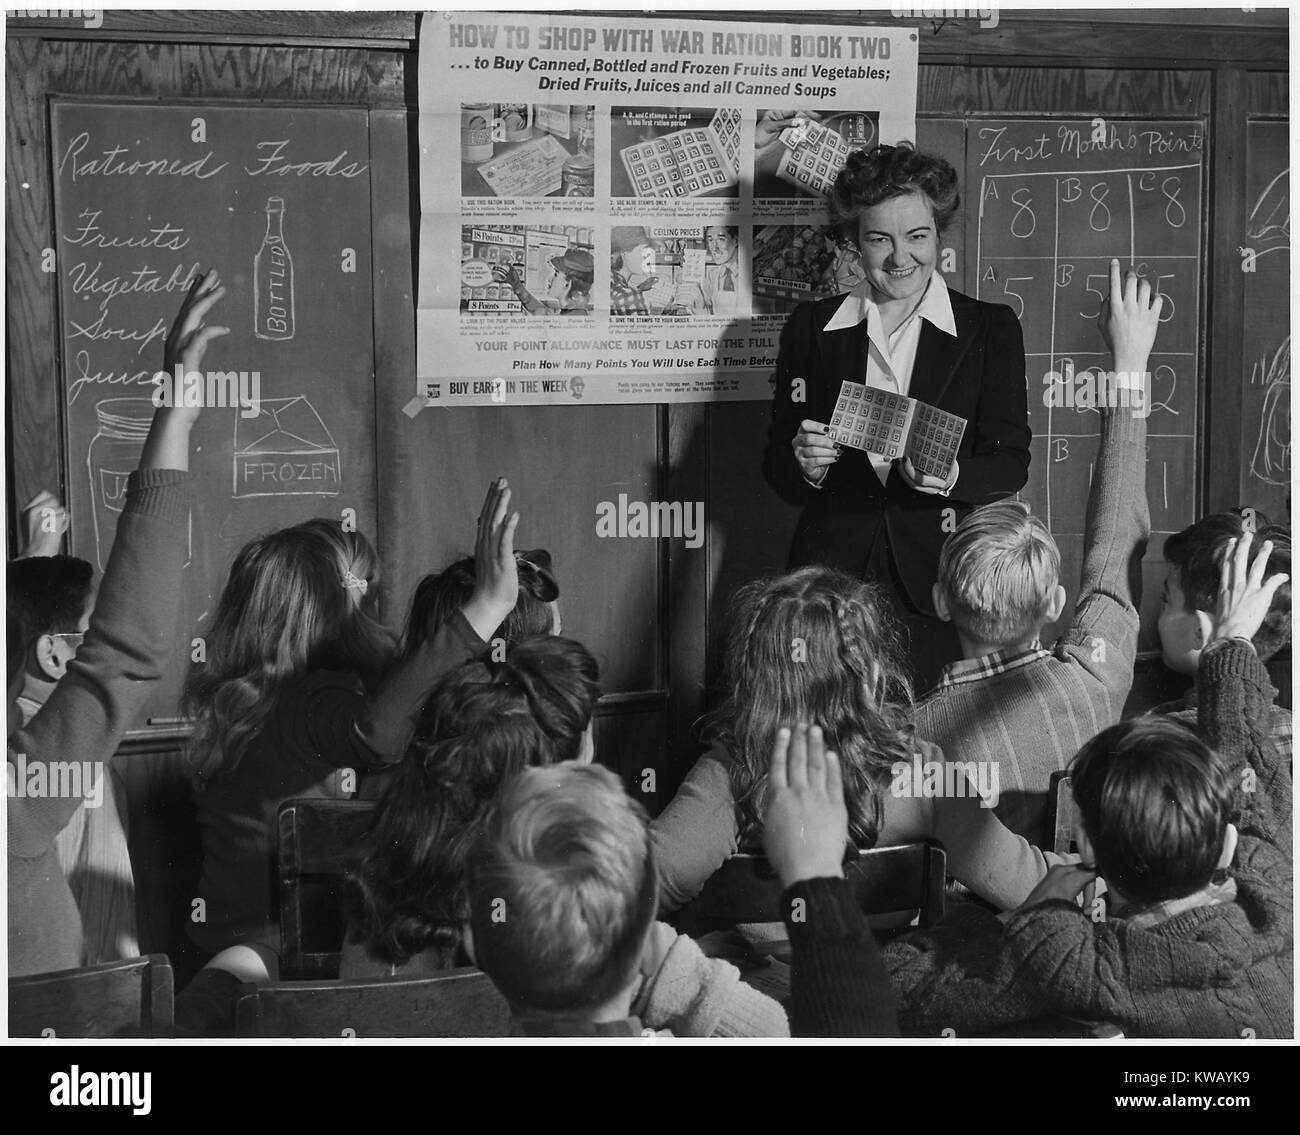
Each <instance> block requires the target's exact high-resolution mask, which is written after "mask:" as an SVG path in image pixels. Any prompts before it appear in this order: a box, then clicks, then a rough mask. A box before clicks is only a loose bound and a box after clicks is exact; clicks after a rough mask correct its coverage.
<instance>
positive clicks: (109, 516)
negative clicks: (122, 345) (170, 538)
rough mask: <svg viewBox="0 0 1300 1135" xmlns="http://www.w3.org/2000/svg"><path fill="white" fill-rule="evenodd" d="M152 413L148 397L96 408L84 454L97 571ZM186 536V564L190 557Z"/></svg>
mask: <svg viewBox="0 0 1300 1135" xmlns="http://www.w3.org/2000/svg"><path fill="white" fill-rule="evenodd" d="M153 415H154V405H153V399H151V398H109V399H107V400H105V401H103V402H100V403H99V404H98V405H97V406H96V407H95V422H96V426H97V427H98V428H97V430H96V433H95V436H94V437H93V438H92V439H91V442H90V450H89V451H88V453H87V454H86V469H87V471H88V473H89V475H90V511H91V514H92V516H93V517H94V520H95V556H96V558H97V560H98V561H99V570H100V571H103V570H104V568H105V566H107V564H108V553H109V551H110V550H111V549H112V547H113V537H114V535H115V534H116V532H117V518H118V516H119V515H120V514H121V512H122V509H123V507H124V506H125V505H126V481H127V478H128V477H130V476H131V474H132V473H133V472H135V470H136V469H137V468H138V467H139V465H140V455H141V454H142V453H143V452H144V443H145V439H146V438H147V437H148V436H149V425H150V423H151V422H152V421H153ZM193 519H194V518H193V514H191V516H190V521H189V525H190V527H189V532H190V537H189V538H192V536H193ZM189 538H187V544H186V547H187V551H186V556H185V565H186V567H188V566H189V563H190V560H191V558H192V546H191V545H190V543H189Z"/></svg>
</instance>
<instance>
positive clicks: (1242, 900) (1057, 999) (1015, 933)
mask: <svg viewBox="0 0 1300 1135" xmlns="http://www.w3.org/2000/svg"><path fill="white" fill-rule="evenodd" d="M1196 681H1197V686H1198V709H1199V724H1200V732H1201V736H1202V737H1203V739H1204V740H1205V741H1206V742H1207V743H1208V744H1210V745H1212V746H1213V747H1215V748H1216V749H1217V750H1218V752H1219V753H1220V754H1221V756H1222V757H1223V759H1224V761H1225V762H1226V764H1227V766H1228V769H1229V775H1230V777H1231V780H1232V783H1233V784H1234V785H1236V786H1237V787H1236V800H1235V806H1236V823H1237V825H1238V829H1239V834H1240V839H1239V842H1238V845H1237V853H1236V857H1235V859H1234V861H1233V864H1232V868H1231V872H1232V875H1233V877H1234V878H1235V881H1236V890H1237V893H1236V898H1235V900H1234V901H1231V902H1221V903H1214V904H1208V905H1200V906H1196V907H1194V908H1193V909H1189V910H1185V911H1183V912H1182V913H1181V914H1176V915H1174V916H1173V917H1171V918H1169V919H1167V920H1165V921H1162V922H1159V923H1156V924H1155V925H1140V924H1139V923H1137V922H1133V923H1129V922H1126V921H1125V920H1124V919H1122V918H1121V919H1117V920H1114V921H1109V922H1101V923H1094V922H1093V921H1092V920H1091V918H1090V917H1089V915H1088V913H1087V912H1085V911H1082V910H1080V909H1079V908H1078V907H1076V906H1075V905H1074V904H1072V903H1068V902H1063V901H1059V900H1058V901H1049V902H1045V903H1042V904H1039V905H1036V906H1034V907H1033V908H1031V909H1029V910H1025V911H1020V912H1017V913H1016V914H1014V915H1013V916H1012V917H1011V918H1010V920H1009V921H1008V922H1007V924H1006V926H1005V927H1003V926H1001V925H1000V924H999V923H998V921H997V920H996V919H995V918H994V917H993V916H991V915H989V914H988V913H987V912H984V911H980V910H976V909H972V908H970V907H968V906H964V907H962V908H959V909H957V910H956V911H954V913H953V916H952V917H950V918H948V919H945V920H944V922H943V923H941V924H940V925H939V926H938V927H936V928H935V929H933V930H931V931H927V932H923V933H918V934H915V935H911V936H909V937H908V938H905V939H901V940H899V941H896V942H893V943H891V944H890V945H889V946H887V947H886V948H885V951H884V957H885V963H886V966H887V968H888V969H889V971H890V978H891V980H892V982H893V983H894V987H895V989H896V991H897V993H898V995H899V999H900V1011H899V1019H900V1023H901V1025H902V1027H903V1030H904V1033H905V1034H917V1035H923V1036H934V1035H937V1034H939V1033H940V1032H941V1030H943V1029H944V1028H950V1029H953V1030H955V1031H956V1033H957V1034H958V1035H962V1034H967V1035H971V1034H974V1035H979V1034H980V1033H981V1031H983V1030H986V1029H989V1028H994V1027H998V1026H1002V1025H1008V1024H1012V1023H1015V1022H1017V1021H1022V1020H1026V1019H1030V1018H1034V1017H1039V1016H1044V1015H1047V1014H1053V1013H1061V1014H1066V1015H1070V1016H1077V1017H1086V1018H1090V1019H1102V1020H1107V1021H1111V1022H1114V1023H1116V1024H1118V1025H1119V1026H1120V1027H1121V1028H1123V1030H1124V1033H1125V1035H1126V1036H1130V1037H1196V1038H1231V1039H1241V1038H1243V1037H1247V1038H1254V1037H1258V1038H1261V1039H1264V1038H1280V1037H1290V1036H1291V1035H1292V1033H1293V1019H1292V989H1293V978H1292V962H1293V956H1292V955H1293V942H1292V894H1291V886H1292V864H1291V776H1290V773H1289V771H1288V769H1287V766H1286V763H1285V761H1283V760H1281V759H1280V758H1279V756H1278V754H1277V751H1276V749H1275V747H1274V746H1273V745H1272V743H1271V741H1270V738H1269V735H1268V720H1269V719H1268V705H1269V701H1270V700H1271V694H1272V687H1271V685H1270V683H1269V679H1268V674H1267V672H1266V671H1265V669H1264V667H1263V665H1262V664H1261V663H1260V661H1259V660H1258V658H1256V657H1255V653H1254V651H1253V649H1252V648H1251V647H1250V646H1249V645H1248V644H1246V643H1243V642H1239V641H1237V640H1232V641H1230V642H1226V643H1222V644H1215V645H1213V646H1212V647H1211V648H1210V649H1208V650H1207V651H1206V652H1205V653H1204V654H1203V655H1202V657H1201V663H1200V667H1199V668H1198V671H1197V675H1196Z"/></svg>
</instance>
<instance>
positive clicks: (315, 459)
mask: <svg viewBox="0 0 1300 1135" xmlns="http://www.w3.org/2000/svg"><path fill="white" fill-rule="evenodd" d="M234 478H235V487H234V496H235V497H236V498H239V497H270V496H306V495H320V496H335V495H336V494H337V493H338V492H339V486H340V482H341V481H342V479H343V467H342V462H341V461H340V459H339V447H338V445H337V444H336V443H335V441H334V438H333V436H332V435H331V434H330V432H329V430H328V429H327V428H326V426H325V423H324V422H323V421H321V417H320V415H319V414H318V413H317V412H316V408H315V407H314V406H313V405H312V404H311V403H310V402H309V401H307V399H306V398H305V397H304V396H302V395H299V396H298V397H297V398H266V399H264V400H263V401H262V403H261V404H260V406H259V407H258V412H257V414H256V416H254V417H251V418H245V417H243V416H242V415H241V416H239V417H236V418H235V455H234Z"/></svg>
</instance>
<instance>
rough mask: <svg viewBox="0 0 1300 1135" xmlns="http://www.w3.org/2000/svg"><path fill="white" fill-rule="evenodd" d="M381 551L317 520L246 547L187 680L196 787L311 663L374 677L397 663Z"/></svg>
mask: <svg viewBox="0 0 1300 1135" xmlns="http://www.w3.org/2000/svg"><path fill="white" fill-rule="evenodd" d="M378 583H379V558H378V557H377V556H376V555H375V550H374V548H373V547H371V544H370V541H369V540H367V539H366V538H365V537H364V536H363V535H361V533H359V532H355V531H348V530H346V529H345V528H344V527H343V525H341V524H340V523H339V522H338V520H331V519H326V518H319V519H316V520H308V521H305V522H304V523H302V524H296V525H294V526H293V527H292V528H282V529H281V530H280V531H278V532H272V533H270V534H269V535H266V536H261V537H258V538H257V539H256V540H252V541H250V542H249V543H247V544H245V545H244V547H243V548H241V549H240V551H239V554H238V555H237V556H236V557H235V562H234V563H233V564H231V567H230V578H229V579H228V580H227V581H226V586H225V588H224V589H223V590H222V593H221V599H220V601H219V602H218V603H217V612H216V616H215V618H214V619H213V622H212V629H211V631H210V632H209V634H208V643H207V647H208V649H207V660H206V661H205V662H202V663H196V664H195V665H194V667H193V668H192V669H191V670H190V674H189V678H188V679H187V681H186V683H185V694H184V700H183V707H184V710H185V712H186V713H187V714H188V715H189V716H192V717H193V718H194V736H193V738H192V739H191V742H190V759H191V762H192V763H193V765H194V768H195V777H196V782H197V786H198V787H202V784H203V782H204V781H206V780H209V779H211V778H212V777H213V776H216V775H217V774H218V773H221V772H228V771H230V770H232V769H234V768H235V767H237V766H238V764H239V762H240V760H242V759H243V755H244V752H245V750H246V749H247V748H248V745H249V742H250V741H251V740H252V738H253V736H254V735H255V734H256V732H257V730H258V729H259V728H260V727H261V725H262V723H263V722H264V721H265V720H266V719H267V717H268V716H269V715H270V714H271V712H272V710H273V709H274V708H275V704H276V699H277V698H278V697H279V695H280V691H281V690H282V689H283V688H284V686H285V684H286V683H287V682H289V681H290V680H291V679H293V678H297V677H301V676H302V675H304V674H306V673H308V672H310V671H312V670H337V671H341V672H343V673H352V674H355V675H357V677H358V678H359V679H360V680H361V681H362V682H363V683H367V684H374V683H375V682H377V681H378V680H379V677H380V676H381V674H382V673H383V671H384V669H385V668H386V667H387V666H388V665H389V663H390V662H391V660H392V653H393V645H394V644H393V638H392V635H390V634H389V632H388V630H387V629H386V628H385V627H384V626H383V625H382V624H381V623H380V622H379V620H378V618H377V616H376V611H377V607H378Z"/></svg>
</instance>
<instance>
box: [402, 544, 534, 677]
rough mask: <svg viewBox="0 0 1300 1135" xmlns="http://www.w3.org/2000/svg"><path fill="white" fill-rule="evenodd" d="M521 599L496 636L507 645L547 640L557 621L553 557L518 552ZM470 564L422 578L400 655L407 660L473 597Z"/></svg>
mask: <svg viewBox="0 0 1300 1135" xmlns="http://www.w3.org/2000/svg"><path fill="white" fill-rule="evenodd" d="M516 559H517V560H518V567H519V599H518V601H517V602H516V603H515V606H514V610H512V611H511V612H510V614H508V615H507V616H506V618H505V622H503V623H502V624H501V627H500V629H499V630H498V631H497V635H498V636H499V637H500V638H503V639H504V640H505V641H506V642H507V643H513V642H518V641H519V640H520V639H523V638H527V637H528V636H529V635H541V634H550V633H551V630H552V628H553V627H554V626H555V622H554V619H555V615H554V611H553V610H552V608H551V606H550V604H551V602H553V601H554V600H556V599H558V598H559V596H560V588H559V585H558V584H557V583H556V582H555V576H554V575H553V574H552V572H551V554H550V553H549V552H547V551H546V550H545V549H541V548H539V549H537V550H536V551H531V552H519V553H517V556H516ZM474 583H475V572H474V558H473V557H472V556H462V557H461V558H460V559H458V560H456V561H454V562H453V563H451V564H448V565H447V567H445V568H444V569H443V570H442V571H440V572H434V573H432V574H430V575H426V576H425V577H424V578H423V579H422V580H420V582H419V583H418V584H417V585H416V588H415V597H414V598H413V599H412V600H411V613H410V616H409V617H408V618H407V620H406V631H405V633H404V634H403V636H402V647H401V655H402V657H403V658H406V657H409V656H410V655H411V654H412V653H414V652H415V651H416V650H418V649H419V648H420V646H422V645H423V644H424V643H425V642H427V641H428V640H429V639H431V638H432V637H433V636H434V635H435V634H437V633H438V628H439V627H441V626H442V625H443V624H444V623H445V622H446V621H447V620H448V619H450V618H451V617H452V616H453V615H454V614H455V613H456V612H457V611H459V610H460V609H461V608H462V607H464V606H465V604H466V603H468V602H469V599H470V596H471V595H473V594H474Z"/></svg>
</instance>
